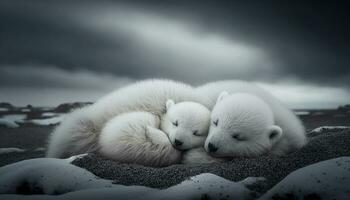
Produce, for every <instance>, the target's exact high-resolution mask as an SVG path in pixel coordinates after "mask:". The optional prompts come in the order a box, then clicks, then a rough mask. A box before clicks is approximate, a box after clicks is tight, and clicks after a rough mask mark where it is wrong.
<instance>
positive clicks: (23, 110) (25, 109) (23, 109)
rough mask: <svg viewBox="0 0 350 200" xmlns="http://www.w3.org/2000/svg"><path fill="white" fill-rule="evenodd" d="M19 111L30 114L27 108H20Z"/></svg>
mask: <svg viewBox="0 0 350 200" xmlns="http://www.w3.org/2000/svg"><path fill="white" fill-rule="evenodd" d="M21 111H22V112H30V111H31V110H30V109H29V108H22V109H21Z"/></svg>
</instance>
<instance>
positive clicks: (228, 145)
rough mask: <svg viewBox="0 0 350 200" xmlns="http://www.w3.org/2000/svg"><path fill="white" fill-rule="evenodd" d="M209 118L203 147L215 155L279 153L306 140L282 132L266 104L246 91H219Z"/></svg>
mask: <svg viewBox="0 0 350 200" xmlns="http://www.w3.org/2000/svg"><path fill="white" fill-rule="evenodd" d="M211 120H212V122H211V127H210V130H209V134H208V137H207V139H206V142H205V149H206V151H207V152H209V153H210V154H211V155H213V156H215V157H236V156H247V157H250V156H259V155H262V154H266V153H272V154H277V155H281V154H283V153H286V152H288V151H290V150H291V149H293V148H300V147H301V146H303V145H304V144H305V143H306V138H305V134H304V133H303V132H300V133H298V132H284V131H283V130H282V129H281V128H280V127H279V126H278V125H276V124H275V119H274V115H273V112H272V110H271V108H270V107H269V106H268V104H267V103H266V102H265V101H263V100H262V99H261V98H259V97H257V96H255V95H252V94H248V93H234V94H231V95H228V93H227V92H223V93H221V95H220V96H219V97H218V100H217V103H216V105H215V106H214V108H213V110H212V114H211Z"/></svg>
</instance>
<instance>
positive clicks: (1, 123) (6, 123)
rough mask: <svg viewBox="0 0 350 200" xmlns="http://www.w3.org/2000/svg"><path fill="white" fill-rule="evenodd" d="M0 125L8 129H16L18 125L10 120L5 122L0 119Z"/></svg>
mask: <svg viewBox="0 0 350 200" xmlns="http://www.w3.org/2000/svg"><path fill="white" fill-rule="evenodd" d="M0 125H3V126H6V127H8V128H18V127H19V125H18V124H17V123H16V122H14V121H11V120H7V119H1V118H0Z"/></svg>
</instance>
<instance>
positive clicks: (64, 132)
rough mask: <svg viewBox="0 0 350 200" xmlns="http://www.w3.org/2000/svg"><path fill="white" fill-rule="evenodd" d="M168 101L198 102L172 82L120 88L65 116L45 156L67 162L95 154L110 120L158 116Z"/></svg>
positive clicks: (181, 85)
mask: <svg viewBox="0 0 350 200" xmlns="http://www.w3.org/2000/svg"><path fill="white" fill-rule="evenodd" d="M168 99H172V100H174V102H175V103H177V102H182V101H193V102H198V98H197V96H196V95H194V89H193V88H192V87H191V86H190V85H187V84H184V83H181V82H175V81H171V80H145V81H140V82H137V83H134V84H131V85H128V86H126V87H123V88H120V89H118V90H116V91H114V92H112V93H110V94H108V95H106V96H104V97H102V98H101V99H99V100H98V101H97V102H96V103H94V104H92V105H90V106H88V107H84V108H82V109H79V110H76V111H74V112H72V113H71V114H69V115H66V117H65V119H64V120H63V121H62V123H61V124H60V125H59V126H58V127H57V128H56V129H55V130H54V132H53V133H52V135H51V137H50V139H49V145H48V151H47V156H48V157H57V158H66V157H69V156H71V155H76V154H81V153H86V152H95V151H97V150H98V145H97V141H98V136H99V134H100V133H101V130H102V128H103V127H104V125H105V124H106V122H107V121H109V120H110V119H111V118H113V117H115V116H117V115H120V114H122V113H127V112H133V111H144V112H150V113H152V114H154V115H158V116H161V115H163V114H164V113H165V110H166V102H167V100H168Z"/></svg>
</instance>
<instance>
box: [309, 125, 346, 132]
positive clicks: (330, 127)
mask: <svg viewBox="0 0 350 200" xmlns="http://www.w3.org/2000/svg"><path fill="white" fill-rule="evenodd" d="M349 128H350V126H320V127H318V128H315V129H314V130H312V131H310V133H320V132H322V131H323V130H326V129H328V130H332V129H349Z"/></svg>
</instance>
